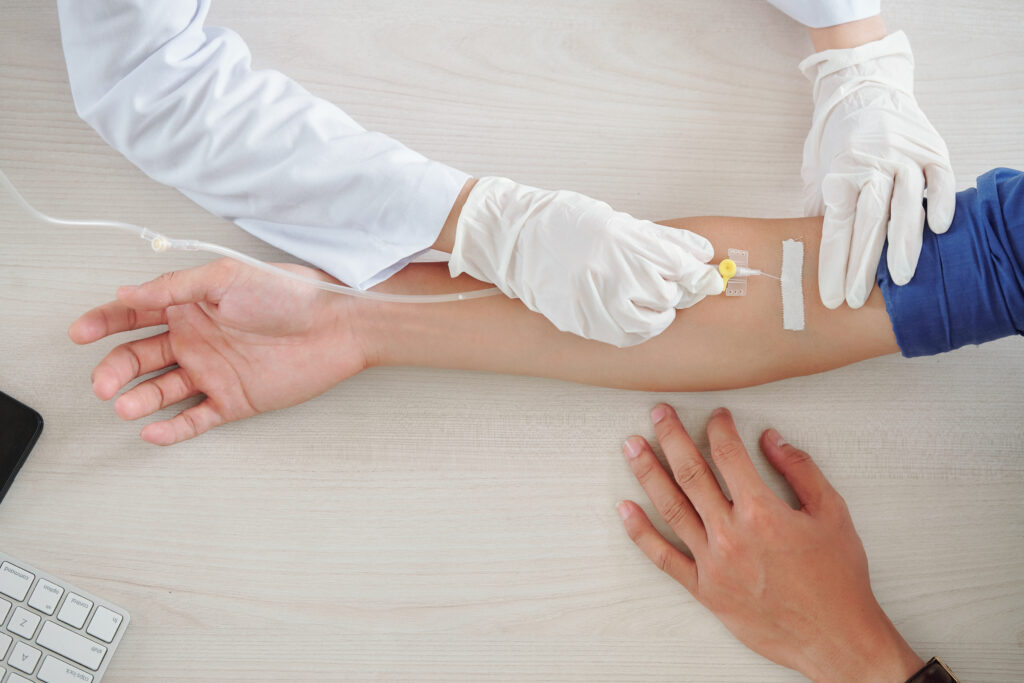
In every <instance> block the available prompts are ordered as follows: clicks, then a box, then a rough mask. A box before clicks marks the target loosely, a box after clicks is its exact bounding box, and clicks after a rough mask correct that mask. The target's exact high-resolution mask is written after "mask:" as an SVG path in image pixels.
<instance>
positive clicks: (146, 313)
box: [68, 259, 366, 446]
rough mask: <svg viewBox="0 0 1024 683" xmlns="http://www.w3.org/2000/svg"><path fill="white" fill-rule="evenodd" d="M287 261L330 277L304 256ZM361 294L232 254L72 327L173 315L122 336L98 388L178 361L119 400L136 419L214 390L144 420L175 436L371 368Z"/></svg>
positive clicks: (117, 325)
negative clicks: (361, 326)
mask: <svg viewBox="0 0 1024 683" xmlns="http://www.w3.org/2000/svg"><path fill="white" fill-rule="evenodd" d="M283 267H284V268H287V269H289V270H293V271H296V272H303V273H305V274H307V275H309V274H311V275H312V276H314V277H321V278H323V279H329V277H328V276H327V275H326V274H325V273H322V272H320V271H316V270H313V269H310V268H305V267H303V266H295V265H284V266H283ZM351 304H352V301H351V300H350V299H349V297H345V296H338V295H335V294H331V293H329V292H325V291H323V290H320V289H316V288H315V287H312V286H311V285H307V284H304V283H301V282H297V281H294V280H289V279H287V278H284V277H280V276H275V275H271V274H268V273H264V272H261V271H259V270H256V269H254V268H250V267H248V266H244V265H241V264H238V263H236V262H234V261H230V260H228V259H222V260H219V261H214V262H212V263H209V264H207V265H204V266H200V267H198V268H193V269H190V270H183V271H179V272H174V273H167V274H164V275H161V276H160V277H158V278H157V279H155V280H152V281H150V282H147V283H146V284H144V285H141V286H138V287H121V288H120V289H118V291H117V300H116V301H111V302H109V303H106V304H104V305H102V306H100V307H98V308H94V309H93V310H91V311H89V312H88V313H86V314H85V315H83V316H82V317H81V318H79V319H78V320H76V321H75V322H74V323H73V324H72V325H71V328H70V329H69V330H68V335H69V336H70V337H71V339H72V341H74V342H75V343H76V344H88V343H90V342H94V341H97V340H99V339H102V338H104V337H106V336H108V335H112V334H117V333H118V332H125V331H127V330H138V329H143V328H148V327H153V326H157V325H167V331H165V332H161V333H159V334H156V335H153V336H150V337H146V338H143V339H138V340H135V341H130V342H127V343H125V344H122V345H120V346H118V347H117V348H115V349H114V350H113V351H111V352H110V353H109V354H108V355H107V357H106V358H104V359H103V360H102V361H101V362H100V364H99V365H97V366H96V369H95V370H93V373H92V389H93V392H94V393H95V394H96V396H98V397H99V398H101V399H103V400H107V399H110V398H112V397H113V396H114V395H115V394H117V392H118V391H119V390H121V389H122V388H123V387H124V386H125V385H127V384H128V383H129V382H131V381H132V380H134V379H136V378H138V377H140V376H142V375H145V374H147V373H151V372H158V371H162V370H166V372H163V373H162V374H160V375H157V376H156V377H153V378H151V379H148V380H146V381H144V382H142V383H140V384H138V385H137V386H135V387H133V388H131V389H129V390H128V391H126V392H124V393H123V394H122V395H121V396H120V397H119V398H118V399H117V401H116V402H115V403H114V409H115V410H116V411H117V414H118V415H120V416H121V417H122V418H124V419H126V420H136V419H138V418H140V417H145V416H147V415H150V414H152V413H154V412H156V411H157V410H160V409H162V408H166V407H168V406H171V405H173V404H175V403H178V402H179V401H183V400H185V399H187V398H190V397H192V396H195V395H197V394H204V395H205V397H206V398H205V399H204V400H203V401H202V402H201V403H199V404H198V405H195V406H193V407H191V408H188V409H186V410H184V411H182V412H181V413H179V414H178V415H176V416H175V417H173V418H171V419H169V420H164V421H160V422H154V423H152V424H149V425H146V427H145V428H144V429H143V430H142V438H143V439H145V440H146V441H149V442H151V443H154V444H158V445H161V446H167V445H170V444H174V443H177V442H179V441H184V440H186V439H191V438H192V437H194V436H198V435H199V434H202V433H203V432H205V431H207V430H208V429H211V428H213V427H216V426H218V425H222V424H224V423H225V422H231V421H232V420H241V419H244V418H246V417H250V416H252V415H256V414H257V413H262V412H265V411H269V410H275V409H277V408H285V407H288V406H292V405H295V404H298V403H301V402H303V401H305V400H308V399H310V398H312V397H314V396H317V395H318V394H321V393H323V392H324V391H326V390H327V389H329V388H331V387H332V386H333V385H334V384H336V383H338V382H340V381H341V380H343V379H346V378H348V377H351V376H352V375H355V374H356V373H358V372H360V371H361V370H363V369H364V368H365V367H366V362H365V355H364V353H363V350H362V348H361V346H360V344H359V343H358V339H357V338H356V335H355V334H354V332H353V330H352V327H351V325H350V320H351V318H350V315H349V314H350V306H351Z"/></svg>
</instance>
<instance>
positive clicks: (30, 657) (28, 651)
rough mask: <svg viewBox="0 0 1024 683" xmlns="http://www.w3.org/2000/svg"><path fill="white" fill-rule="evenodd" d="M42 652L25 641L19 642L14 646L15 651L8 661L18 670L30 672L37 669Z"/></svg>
mask: <svg viewBox="0 0 1024 683" xmlns="http://www.w3.org/2000/svg"><path fill="white" fill-rule="evenodd" d="M42 654H43V653H42V652H40V651H39V650H37V649H35V648H34V647H29V646H28V645H26V644H25V643H18V644H17V645H15V646H14V652H12V653H11V658H10V659H8V660H7V663H8V664H10V665H11V666H13V667H14V668H15V669H17V670H18V671H24V672H25V673H27V674H30V673H32V672H33V671H35V670H36V664H38V663H39V657H40V655H42Z"/></svg>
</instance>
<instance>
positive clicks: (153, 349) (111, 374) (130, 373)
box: [92, 332, 175, 401]
mask: <svg viewBox="0 0 1024 683" xmlns="http://www.w3.org/2000/svg"><path fill="white" fill-rule="evenodd" d="M174 362H175V361H174V352H173V351H172V349H171V337H170V335H169V334H168V333H166V332H164V333H162V334H157V335H154V336H152V337H146V338H145V339H137V340H135V341H130V342H128V343H126V344H121V345H120V346H118V347H116V348H114V350H113V351H111V352H110V353H108V354H107V357H106V358H104V359H103V360H101V361H100V363H99V365H97V366H96V369H95V370H93V371H92V391H93V393H94V394H96V396H97V397H98V398H101V399H103V400H104V401H106V400H107V399H109V398H111V397H112V396H113V395H114V394H116V393H117V392H118V391H119V390H120V389H121V387H123V386H124V385H126V384H128V382H131V381H132V380H133V379H135V378H136V377H140V376H141V375H145V374H146V373H149V372H155V371H157V370H161V369H163V368H166V367H167V366H169V365H173V364H174Z"/></svg>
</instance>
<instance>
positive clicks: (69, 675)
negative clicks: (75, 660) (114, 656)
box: [36, 657, 92, 683]
mask: <svg viewBox="0 0 1024 683" xmlns="http://www.w3.org/2000/svg"><path fill="white" fill-rule="evenodd" d="M36 677H37V678H39V680H41V681H42V682H43V683H92V674H88V673H86V672H84V671H82V670H81V669H79V668H78V667H74V666H71V665H70V664H65V663H64V662H62V661H60V660H59V659H57V658H56V657H47V658H46V659H44V660H43V665H42V666H41V667H39V673H37V674H36Z"/></svg>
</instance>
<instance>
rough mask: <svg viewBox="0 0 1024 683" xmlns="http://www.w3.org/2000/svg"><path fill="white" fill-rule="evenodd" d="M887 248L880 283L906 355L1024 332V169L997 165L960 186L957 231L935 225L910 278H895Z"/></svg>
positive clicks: (880, 267) (927, 233)
mask: <svg viewBox="0 0 1024 683" xmlns="http://www.w3.org/2000/svg"><path fill="white" fill-rule="evenodd" d="M887 249H888V245H886V249H885V250H883V252H882V258H881V260H880V261H879V264H878V273H877V279H878V286H879V287H880V288H881V290H882V295H883V297H884V298H885V307H886V310H887V311H888V313H889V319H890V321H891V322H892V328H893V332H894V333H895V335H896V341H897V343H898V344H899V347H900V351H901V352H902V353H903V355H904V356H906V357H908V358H910V357H914V356H930V355H934V354H937V353H943V352H945V351H951V350H953V349H956V348H959V347H961V346H965V345H967V344H981V343H983V342H987V341H992V340H994V339H999V338H1001V337H1007V336H1011V335H1015V334H1024V266H1022V264H1024V174H1022V173H1021V172H1020V171H1014V170H1011V169H1007V168H997V169H994V170H992V171H989V172H988V173H985V174H984V175H982V176H980V177H979V178H978V187H977V188H976V189H975V188H971V189H969V190H964V191H963V192H959V193H957V197H956V213H955V214H954V217H953V224H952V225H951V226H950V228H949V231H948V232H946V233H945V234H943V235H936V234H934V233H933V232H932V231H931V230H930V229H929V228H928V227H927V226H926V227H925V231H924V239H923V244H922V247H921V257H920V259H919V261H918V264H917V270H916V272H915V273H914V277H913V279H911V281H910V282H909V283H907V284H906V285H903V286H900V285H896V284H894V283H893V281H892V277H891V276H890V274H889V269H888V267H887V265H886V250H887Z"/></svg>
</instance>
